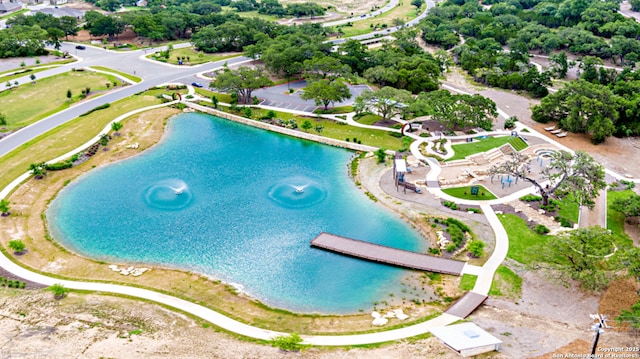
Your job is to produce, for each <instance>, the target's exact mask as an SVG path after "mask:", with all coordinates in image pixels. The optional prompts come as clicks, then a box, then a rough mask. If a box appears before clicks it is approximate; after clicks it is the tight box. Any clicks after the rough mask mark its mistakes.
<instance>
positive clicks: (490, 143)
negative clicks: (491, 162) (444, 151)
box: [447, 136, 511, 161]
mask: <svg viewBox="0 0 640 359" xmlns="http://www.w3.org/2000/svg"><path fill="white" fill-rule="evenodd" d="M510 140H511V137H510V136H503V137H489V138H485V139H481V140H477V139H475V138H474V139H473V142H470V143H461V144H458V145H452V146H451V147H452V148H453V152H454V154H453V157H451V158H449V159H447V161H454V160H461V159H463V158H466V157H467V156H470V155H474V154H476V153H481V152H486V151H489V150H491V149H494V148H497V147H500V146H502V145H504V144H505V143H509V141H510Z"/></svg>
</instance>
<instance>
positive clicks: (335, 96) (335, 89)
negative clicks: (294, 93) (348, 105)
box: [300, 79, 351, 110]
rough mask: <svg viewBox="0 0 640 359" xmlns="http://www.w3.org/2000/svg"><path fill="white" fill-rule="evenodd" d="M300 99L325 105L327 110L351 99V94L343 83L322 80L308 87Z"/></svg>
mask: <svg viewBox="0 0 640 359" xmlns="http://www.w3.org/2000/svg"><path fill="white" fill-rule="evenodd" d="M300 98H301V99H303V100H314V101H315V103H316V105H318V106H319V105H324V109H325V110H327V108H328V107H329V104H331V103H334V102H340V101H343V100H346V99H348V98H351V92H350V91H349V88H348V87H347V85H345V84H344V83H342V82H341V81H330V80H328V79H321V80H317V81H313V82H311V83H310V84H309V85H307V87H305V88H304V92H303V93H302V95H300Z"/></svg>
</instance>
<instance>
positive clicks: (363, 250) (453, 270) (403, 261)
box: [311, 232, 465, 275]
mask: <svg viewBox="0 0 640 359" xmlns="http://www.w3.org/2000/svg"><path fill="white" fill-rule="evenodd" d="M311 245H312V246H314V247H318V248H322V249H326V250H329V251H332V252H337V253H341V254H346V255H348V256H352V257H356V258H362V259H367V260H370V261H374V262H379V263H386V264H391V265H394V266H398V267H405V268H410V269H418V270H424V271H429V272H438V273H444V274H453V275H462V269H463V268H464V266H465V262H461V261H456V260H453V259H446V258H440V257H434V256H430V255H427V254H422V253H416V252H411V251H405V250H402V249H397V248H392V247H387V246H382V245H379V244H374V243H369V242H364V241H359V240H357V239H351V238H346V237H341V236H336V235H333V234H330V233H325V232H322V233H320V235H318V236H317V237H316V238H314V239H313V240H312V241H311Z"/></svg>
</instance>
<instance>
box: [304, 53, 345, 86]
mask: <svg viewBox="0 0 640 359" xmlns="http://www.w3.org/2000/svg"><path fill="white" fill-rule="evenodd" d="M303 68H304V75H305V78H307V79H310V80H318V79H327V80H329V81H334V80H336V79H338V78H341V77H344V76H347V75H348V74H349V73H350V72H351V69H350V68H349V65H345V64H343V63H342V62H341V61H340V60H339V59H337V58H335V57H333V56H316V57H314V58H312V59H310V60H305V61H304V63H303Z"/></svg>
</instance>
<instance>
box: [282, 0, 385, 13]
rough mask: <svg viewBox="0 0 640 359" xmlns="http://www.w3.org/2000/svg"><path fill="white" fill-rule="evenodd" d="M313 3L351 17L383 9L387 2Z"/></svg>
mask: <svg viewBox="0 0 640 359" xmlns="http://www.w3.org/2000/svg"><path fill="white" fill-rule="evenodd" d="M305 1H306V0H283V1H281V3H282V4H283V5H286V4H294V3H303V2H305ZM314 3H317V4H318V5H321V6H323V7H325V8H326V7H327V6H335V8H336V10H337V11H338V12H341V13H344V14H347V15H351V14H352V13H353V14H354V15H358V14H364V13H368V12H371V9H372V8H373V7H374V6H378V7H383V6H384V5H385V4H386V3H387V1H386V0H364V1H362V0H340V1H336V0H316V1H314Z"/></svg>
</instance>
